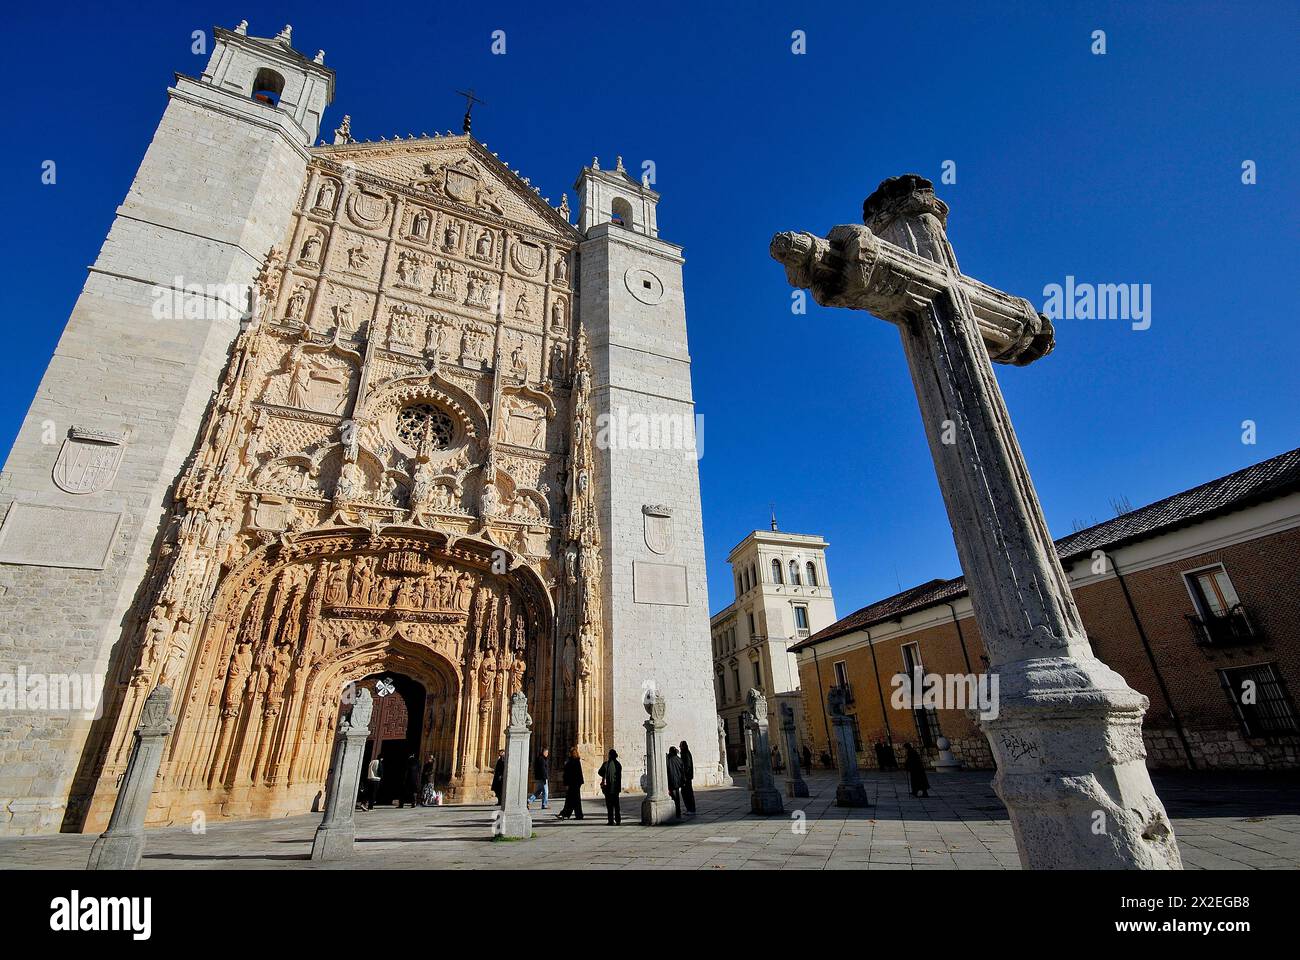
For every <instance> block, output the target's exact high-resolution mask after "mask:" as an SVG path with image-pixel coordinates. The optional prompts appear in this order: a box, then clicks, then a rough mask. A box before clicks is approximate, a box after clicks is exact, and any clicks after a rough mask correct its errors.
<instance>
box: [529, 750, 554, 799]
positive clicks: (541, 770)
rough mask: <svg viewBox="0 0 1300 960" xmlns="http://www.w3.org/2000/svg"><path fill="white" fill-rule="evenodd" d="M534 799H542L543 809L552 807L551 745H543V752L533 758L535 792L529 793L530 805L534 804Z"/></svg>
mask: <svg viewBox="0 0 1300 960" xmlns="http://www.w3.org/2000/svg"><path fill="white" fill-rule="evenodd" d="M534 800H541V801H542V809H543V810H549V809H550V806H551V803H550V801H551V751H550V748H549V747H542V752H541V753H539V754H538V755H537V757H536V758H535V759H534V760H533V792H532V793H530V794H529V795H528V804H529V806H532V803H533V801H534Z"/></svg>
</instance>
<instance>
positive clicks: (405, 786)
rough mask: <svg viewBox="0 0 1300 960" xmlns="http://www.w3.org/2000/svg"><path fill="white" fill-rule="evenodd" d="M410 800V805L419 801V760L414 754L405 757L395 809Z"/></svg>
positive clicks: (400, 807)
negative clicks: (404, 766)
mask: <svg viewBox="0 0 1300 960" xmlns="http://www.w3.org/2000/svg"><path fill="white" fill-rule="evenodd" d="M408 800H409V801H410V803H411V806H413V807H415V806H419V802H420V761H419V760H418V759H417V758H416V756H415V754H411V755H410V756H409V757H407V759H406V774H405V776H404V777H403V778H402V792H401V793H399V794H398V795H397V809H398V810H401V809H402V807H404V806H406V802H407V801H408Z"/></svg>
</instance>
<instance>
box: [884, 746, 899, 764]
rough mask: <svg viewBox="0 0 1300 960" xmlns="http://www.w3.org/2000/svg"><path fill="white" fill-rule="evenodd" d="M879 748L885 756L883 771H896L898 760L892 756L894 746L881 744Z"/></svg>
mask: <svg viewBox="0 0 1300 960" xmlns="http://www.w3.org/2000/svg"><path fill="white" fill-rule="evenodd" d="M881 748H882V750H883V752H884V755H885V769H886V770H897V769H898V758H897V757H895V756H894V745H893V744H892V743H883V744H881Z"/></svg>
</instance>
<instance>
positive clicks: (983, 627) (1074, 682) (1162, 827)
mask: <svg viewBox="0 0 1300 960" xmlns="http://www.w3.org/2000/svg"><path fill="white" fill-rule="evenodd" d="M862 212H863V222H864V224H865V226H857V225H851V224H849V225H842V226H838V227H835V228H833V229H832V230H831V232H830V234H829V235H828V236H827V237H826V238H824V239H823V238H820V237H814V236H812V235H811V234H808V233H781V234H777V235H776V236H775V237H774V238H773V239H772V245H771V253H772V256H773V257H774V258H775V259H777V260H779V261H780V262H781V263H782V264H784V265H785V269H786V277H787V279H788V280H789V281H790V283H791V284H792V285H794V286H796V287H801V288H807V289H809V290H811V292H812V295H813V298H814V299H815V300H816V301H817V302H818V303H820V304H822V305H824V306H837V307H848V308H850V309H854V310H865V311H868V312H870V313H873V314H875V315H876V316H878V317H881V318H882V319H885V320H888V321H889V322H891V323H893V324H895V325H896V326H897V327H898V330H899V333H900V335H901V337H902V341H903V352H904V354H905V355H906V357H907V363H908V368H909V370H910V372H911V375H912V383H913V385H914V386H915V388H916V395H917V400H918V401H919V403H920V407H921V419H922V421H923V422H924V424H925V431H926V436H927V437H928V439H929V443H930V453H931V455H932V457H933V458H934V465H935V472H936V473H937V474H938V478H939V487H940V489H941V490H942V492H943V499H944V504H945V506H946V507H947V510H948V519H949V521H950V522H951V524H952V530H953V538H954V540H955V541H956V545H957V554H958V557H959V558H960V559H961V565H962V570H963V571H964V572H965V574H966V584H967V587H968V589H969V591H970V597H971V603H972V605H973V606H974V608H975V618H976V622H977V623H978V624H979V629H980V635H981V637H982V639H983V641H984V644H985V647H986V648H987V650H988V655H989V662H990V669H992V670H995V671H996V672H997V673H998V675H999V682H1000V695H1001V696H1000V703H999V712H998V715H997V718H996V719H991V720H985V721H983V723H982V727H983V730H984V732H985V734H986V735H987V736H988V738H989V744H990V746H991V747H992V749H993V753H994V755H995V757H996V758H997V764H998V772H997V776H996V777H995V779H994V788H995V789H996V790H997V792H998V795H999V796H1000V797H1001V798H1002V801H1003V803H1005V804H1006V807H1007V811H1008V813H1009V815H1010V818H1011V823H1012V827H1013V829H1014V831H1015V835H1016V845H1017V848H1018V850H1019V852H1020V860H1021V863H1022V864H1023V865H1024V866H1026V867H1031V868H1112V869H1124V868H1128V869H1134V868H1139V869H1178V868H1181V866H1182V862H1181V859H1180V857H1179V853H1178V845H1177V843H1176V842H1175V840H1174V835H1173V829H1172V828H1171V827H1170V824H1169V819H1168V817H1167V816H1166V815H1165V809H1164V806H1163V805H1162V804H1161V803H1160V799H1159V797H1157V796H1156V793H1155V790H1154V789H1153V788H1152V786H1151V778H1150V776H1149V775H1148V773H1147V769H1146V763H1145V757H1146V751H1145V748H1144V747H1143V744H1142V715H1143V714H1144V713H1145V712H1146V708H1147V698H1146V697H1144V696H1142V695H1141V694H1139V693H1137V692H1136V691H1134V690H1132V689H1131V688H1130V687H1129V686H1128V685H1127V684H1126V683H1125V682H1124V679H1123V678H1122V677H1121V676H1120V675H1119V674H1117V673H1115V671H1113V670H1111V669H1110V668H1109V667H1107V666H1106V665H1105V664H1104V663H1102V662H1101V661H1100V660H1098V659H1097V658H1096V657H1094V656H1093V653H1092V648H1091V646H1090V645H1089V643H1088V636H1087V633H1086V632H1085V631H1084V627H1083V621H1082V620H1081V619H1080V617H1079V611H1078V609H1077V608H1076V607H1075V603H1074V597H1073V596H1072V595H1071V593H1070V586H1069V582H1068V580H1067V579H1066V576H1065V571H1064V570H1063V569H1062V567H1061V563H1060V560H1059V559H1058V558H1057V555H1056V550H1055V547H1054V545H1053V543H1052V538H1051V536H1050V534H1049V533H1048V530H1047V523H1046V522H1045V521H1044V519H1043V511H1042V507H1041V506H1040V505H1039V502H1038V496H1037V494H1036V493H1035V492H1034V487H1033V483H1032V482H1031V481H1030V477H1029V470H1028V468H1027V467H1026V466H1025V460H1024V456H1023V455H1022V454H1021V451H1020V444H1019V443H1018V442H1017V440H1016V435H1015V431H1014V430H1013V429H1012V426H1011V417H1010V415H1009V414H1008V412H1007V407H1006V403H1005V402H1004V401H1003V399H1002V392H1001V391H1000V390H999V389H998V384H997V380H996V379H994V376H993V368H992V366H991V364H990V360H991V359H992V360H995V361H998V362H1001V363H1014V364H1025V363H1030V362H1032V361H1033V360H1036V359H1038V358H1039V357H1042V356H1044V355H1045V354H1047V353H1048V352H1050V350H1051V349H1052V346H1053V340H1054V334H1053V331H1052V327H1051V324H1050V323H1049V322H1048V321H1047V319H1046V318H1044V317H1042V316H1040V315H1039V314H1038V312H1037V311H1036V310H1035V309H1034V308H1033V306H1032V305H1031V304H1030V303H1029V301H1027V300H1024V299H1022V298H1019V297H1013V296H1011V295H1010V294H1006V293H1002V292H1001V291H998V290H995V289H993V288H992V287H989V286H986V285H985V284H982V283H980V282H979V281H976V280H973V279H971V278H970V277H965V276H963V275H962V273H961V271H960V269H959V268H958V266H957V259H956V256H955V255H954V254H953V250H952V246H951V245H950V244H949V242H948V237H947V234H946V232H945V229H946V223H947V216H948V207H947V205H946V204H944V203H943V201H941V200H939V199H938V198H937V197H936V196H935V195H934V185H933V184H932V183H930V181H928V180H925V179H924V178H922V177H918V176H914V175H907V176H903V177H895V178H891V179H889V180H886V181H884V182H883V183H882V184H881V185H880V186H879V187H878V188H877V189H876V191H875V193H873V194H872V195H871V196H870V197H868V198H867V200H866V202H865V203H864V204H863V211H862Z"/></svg>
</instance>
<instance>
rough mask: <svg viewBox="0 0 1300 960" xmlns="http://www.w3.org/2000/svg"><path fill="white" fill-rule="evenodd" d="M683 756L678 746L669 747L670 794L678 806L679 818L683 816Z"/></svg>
mask: <svg viewBox="0 0 1300 960" xmlns="http://www.w3.org/2000/svg"><path fill="white" fill-rule="evenodd" d="M682 770H683V766H682V756H681V754H680V753H678V752H677V748H676V747H669V748H668V795H669V796H670V797H672V798H673V806H675V807H676V808H677V819H678V820H680V819H681V818H682Z"/></svg>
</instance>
